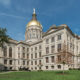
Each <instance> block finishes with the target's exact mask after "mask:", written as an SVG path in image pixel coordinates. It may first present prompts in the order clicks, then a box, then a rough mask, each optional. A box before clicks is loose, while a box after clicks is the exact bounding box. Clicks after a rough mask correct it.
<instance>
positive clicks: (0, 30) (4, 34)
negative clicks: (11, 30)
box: [0, 28, 10, 48]
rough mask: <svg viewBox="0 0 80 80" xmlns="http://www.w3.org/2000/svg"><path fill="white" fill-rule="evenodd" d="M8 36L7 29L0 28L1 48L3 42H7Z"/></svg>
mask: <svg viewBox="0 0 80 80" xmlns="http://www.w3.org/2000/svg"><path fill="white" fill-rule="evenodd" d="M9 38H10V37H9V36H8V35H7V29H6V28H0V47H2V48H3V44H4V43H5V42H6V43H8V42H9Z"/></svg>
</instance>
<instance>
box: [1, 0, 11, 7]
mask: <svg viewBox="0 0 80 80" xmlns="http://www.w3.org/2000/svg"><path fill="white" fill-rule="evenodd" d="M0 4H2V5H3V6H6V7H8V6H10V5H11V0H0Z"/></svg>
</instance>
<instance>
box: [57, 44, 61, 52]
mask: <svg viewBox="0 0 80 80" xmlns="http://www.w3.org/2000/svg"><path fill="white" fill-rule="evenodd" d="M57 51H58V52H59V51H61V44H58V48H57Z"/></svg>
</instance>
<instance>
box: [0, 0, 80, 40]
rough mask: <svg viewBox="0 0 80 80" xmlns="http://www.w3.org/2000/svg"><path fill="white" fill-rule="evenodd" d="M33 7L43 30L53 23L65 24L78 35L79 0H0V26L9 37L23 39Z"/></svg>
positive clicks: (79, 30) (79, 32) (79, 24)
mask: <svg viewBox="0 0 80 80" xmlns="http://www.w3.org/2000/svg"><path fill="white" fill-rule="evenodd" d="M33 8H35V9H36V13H37V18H38V20H39V21H40V23H41V24H42V25H43V31H44V32H45V31H47V30H48V29H49V27H50V26H51V25H53V24H55V25H57V26H58V25H61V24H67V25H68V26H69V27H70V28H71V30H72V31H73V32H74V33H76V34H78V35H80V0H0V27H6V28H7V30H8V33H7V34H8V35H10V37H11V38H13V39H15V40H25V30H26V25H27V23H28V22H29V21H30V20H31V18H32V12H33Z"/></svg>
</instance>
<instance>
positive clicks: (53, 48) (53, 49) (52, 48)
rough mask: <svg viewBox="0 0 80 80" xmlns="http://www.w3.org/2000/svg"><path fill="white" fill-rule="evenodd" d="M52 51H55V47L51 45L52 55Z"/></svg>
mask: <svg viewBox="0 0 80 80" xmlns="http://www.w3.org/2000/svg"><path fill="white" fill-rule="evenodd" d="M54 51H55V46H54V45H53V46H51V53H54Z"/></svg>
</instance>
